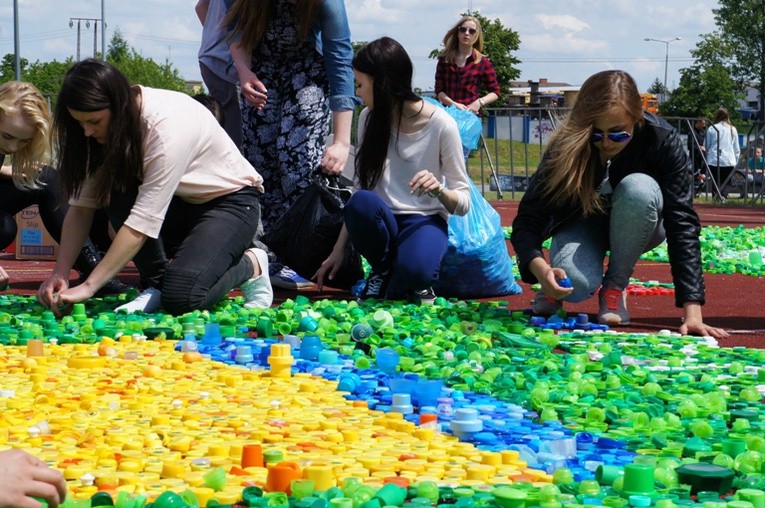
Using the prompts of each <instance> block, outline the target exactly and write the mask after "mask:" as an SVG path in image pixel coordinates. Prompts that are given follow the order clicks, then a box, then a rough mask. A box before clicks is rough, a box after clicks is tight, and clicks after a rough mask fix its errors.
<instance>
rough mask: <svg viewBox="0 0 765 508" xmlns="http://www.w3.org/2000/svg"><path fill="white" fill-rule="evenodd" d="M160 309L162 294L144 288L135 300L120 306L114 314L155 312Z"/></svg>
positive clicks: (153, 289) (157, 290)
mask: <svg viewBox="0 0 765 508" xmlns="http://www.w3.org/2000/svg"><path fill="white" fill-rule="evenodd" d="M161 308H162V293H161V292H160V290H159V289H157V288H146V289H144V290H143V291H142V292H141V294H140V295H138V296H136V298H135V300H133V301H130V302H128V303H125V304H122V305H120V306H119V307H117V308H116V309H114V312H120V311H124V312H126V313H128V314H132V313H134V312H146V313H151V312H156V311H158V310H159V309H161Z"/></svg>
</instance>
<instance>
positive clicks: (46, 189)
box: [0, 166, 110, 250]
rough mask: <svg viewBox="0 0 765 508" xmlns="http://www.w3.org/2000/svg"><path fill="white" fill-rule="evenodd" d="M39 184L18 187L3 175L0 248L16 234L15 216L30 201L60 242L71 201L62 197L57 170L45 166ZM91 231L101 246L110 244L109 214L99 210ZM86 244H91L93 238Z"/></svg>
mask: <svg viewBox="0 0 765 508" xmlns="http://www.w3.org/2000/svg"><path fill="white" fill-rule="evenodd" d="M40 185H41V186H40V187H39V188H37V189H19V188H17V187H16V186H15V185H13V181H12V180H10V179H7V178H2V179H0V249H5V248H6V247H8V246H9V245H10V244H11V243H12V242H13V240H14V238H16V232H17V230H18V227H17V225H16V221H15V219H14V217H13V216H14V215H15V214H17V213H18V212H20V211H21V210H23V209H24V208H26V207H28V206H30V205H38V208H39V210H40V218H41V219H42V222H43V225H45V229H47V230H48V233H50V236H51V237H53V239H54V240H56V241H57V242H59V243H60V242H61V228H62V226H63V225H64V217H66V212H67V210H69V205H68V204H67V201H66V199H65V198H64V197H63V194H62V191H61V185H60V183H59V180H58V175H57V174H56V170H54V169H53V168H51V167H49V166H45V167H43V169H42V172H41V174H40ZM90 234H91V237H92V238H93V241H95V242H96V244H97V245H98V248H99V249H100V250H106V249H108V248H109V243H110V240H109V235H108V229H107V220H106V214H104V213H100V214H98V213H97V214H96V217H95V219H94V222H93V227H92V228H91V231H90ZM86 246H92V243H91V241H90V239H88V240H87V241H86Z"/></svg>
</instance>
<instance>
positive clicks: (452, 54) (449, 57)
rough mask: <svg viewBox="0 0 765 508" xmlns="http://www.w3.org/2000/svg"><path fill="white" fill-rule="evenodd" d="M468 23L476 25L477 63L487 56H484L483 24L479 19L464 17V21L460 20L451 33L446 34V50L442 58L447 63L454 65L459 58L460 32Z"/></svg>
mask: <svg viewBox="0 0 765 508" xmlns="http://www.w3.org/2000/svg"><path fill="white" fill-rule="evenodd" d="M466 21H472V22H473V23H475V28H476V38H475V42H474V43H473V49H474V50H475V52H476V57H475V61H476V63H478V62H480V61H481V58H483V57H484V56H485V55H484V54H483V29H482V28H481V22H480V21H478V18H475V17H473V16H463V17H462V19H460V20H459V21H458V22H457V24H455V25H454V26H453V27H451V28H450V29H449V31H448V32H446V35H444V40H443V44H444V50H443V51H442V52H441V57H442V58H443V59H444V61H445V62H446V63H450V64H451V63H454V60H455V59H456V58H457V53H458V51H459V47H460V39H459V30H460V27H461V26H462V24H463V23H465V22H466Z"/></svg>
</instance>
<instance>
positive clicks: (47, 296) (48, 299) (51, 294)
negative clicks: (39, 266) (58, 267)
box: [37, 274, 69, 309]
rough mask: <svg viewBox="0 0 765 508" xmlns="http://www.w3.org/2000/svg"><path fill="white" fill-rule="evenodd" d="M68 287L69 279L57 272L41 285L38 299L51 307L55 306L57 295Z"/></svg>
mask: <svg viewBox="0 0 765 508" xmlns="http://www.w3.org/2000/svg"><path fill="white" fill-rule="evenodd" d="M68 287H69V280H67V279H65V278H63V277H59V276H57V275H55V274H54V275H51V276H50V277H49V278H48V280H46V281H45V282H43V283H42V284H41V285H40V289H38V290H37V301H38V302H40V303H41V304H42V305H43V306H45V307H47V308H49V309H50V308H51V307H53V301H54V300H55V295H57V294H58V293H60V292H61V291H64V290H65V289H67V288H68Z"/></svg>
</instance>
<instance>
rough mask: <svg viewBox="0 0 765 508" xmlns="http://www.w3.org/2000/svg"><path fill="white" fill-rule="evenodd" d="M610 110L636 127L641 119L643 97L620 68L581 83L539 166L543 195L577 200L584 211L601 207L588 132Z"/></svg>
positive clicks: (595, 167) (595, 162)
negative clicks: (543, 172)
mask: <svg viewBox="0 0 765 508" xmlns="http://www.w3.org/2000/svg"><path fill="white" fill-rule="evenodd" d="M611 112H619V113H621V112H626V113H627V114H628V115H629V116H630V117H631V118H632V119H633V120H634V122H635V124H636V126H635V128H636V129H637V128H638V127H639V125H640V124H641V123H642V118H643V101H642V99H641V97H640V93H639V92H638V88H637V84H635V80H634V79H632V76H630V75H629V74H627V73H626V72H624V71H619V70H611V71H603V72H598V73H597V74H593V75H592V76H590V77H589V78H587V80H586V81H585V82H584V84H583V85H582V87H581V89H580V90H579V94H578V95H577V97H576V101H575V102H574V105H573V106H572V108H571V112H570V113H569V114H568V116H567V117H566V119H565V120H564V121H563V123H562V125H561V126H560V127H559V128H558V129H557V130H556V131H555V134H553V136H552V139H551V140H550V144H549V145H548V148H547V153H546V154H545V157H544V158H543V161H542V164H541V165H540V168H539V170H540V171H545V172H546V174H545V175H544V176H545V180H544V184H543V187H542V194H543V196H545V197H547V198H548V199H549V200H551V201H553V202H558V201H561V202H569V203H571V202H573V203H576V204H579V205H580V206H581V207H582V210H583V212H584V214H585V215H590V214H592V213H595V212H597V211H600V210H602V203H601V200H600V198H599V196H598V195H597V193H596V191H595V188H596V185H597V183H599V182H597V183H596V182H595V172H596V171H597V152H598V151H597V149H596V148H594V147H593V145H592V143H591V142H590V135H591V134H592V126H593V124H594V123H595V121H596V119H597V118H598V117H600V116H602V115H604V114H608V113H611Z"/></svg>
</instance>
